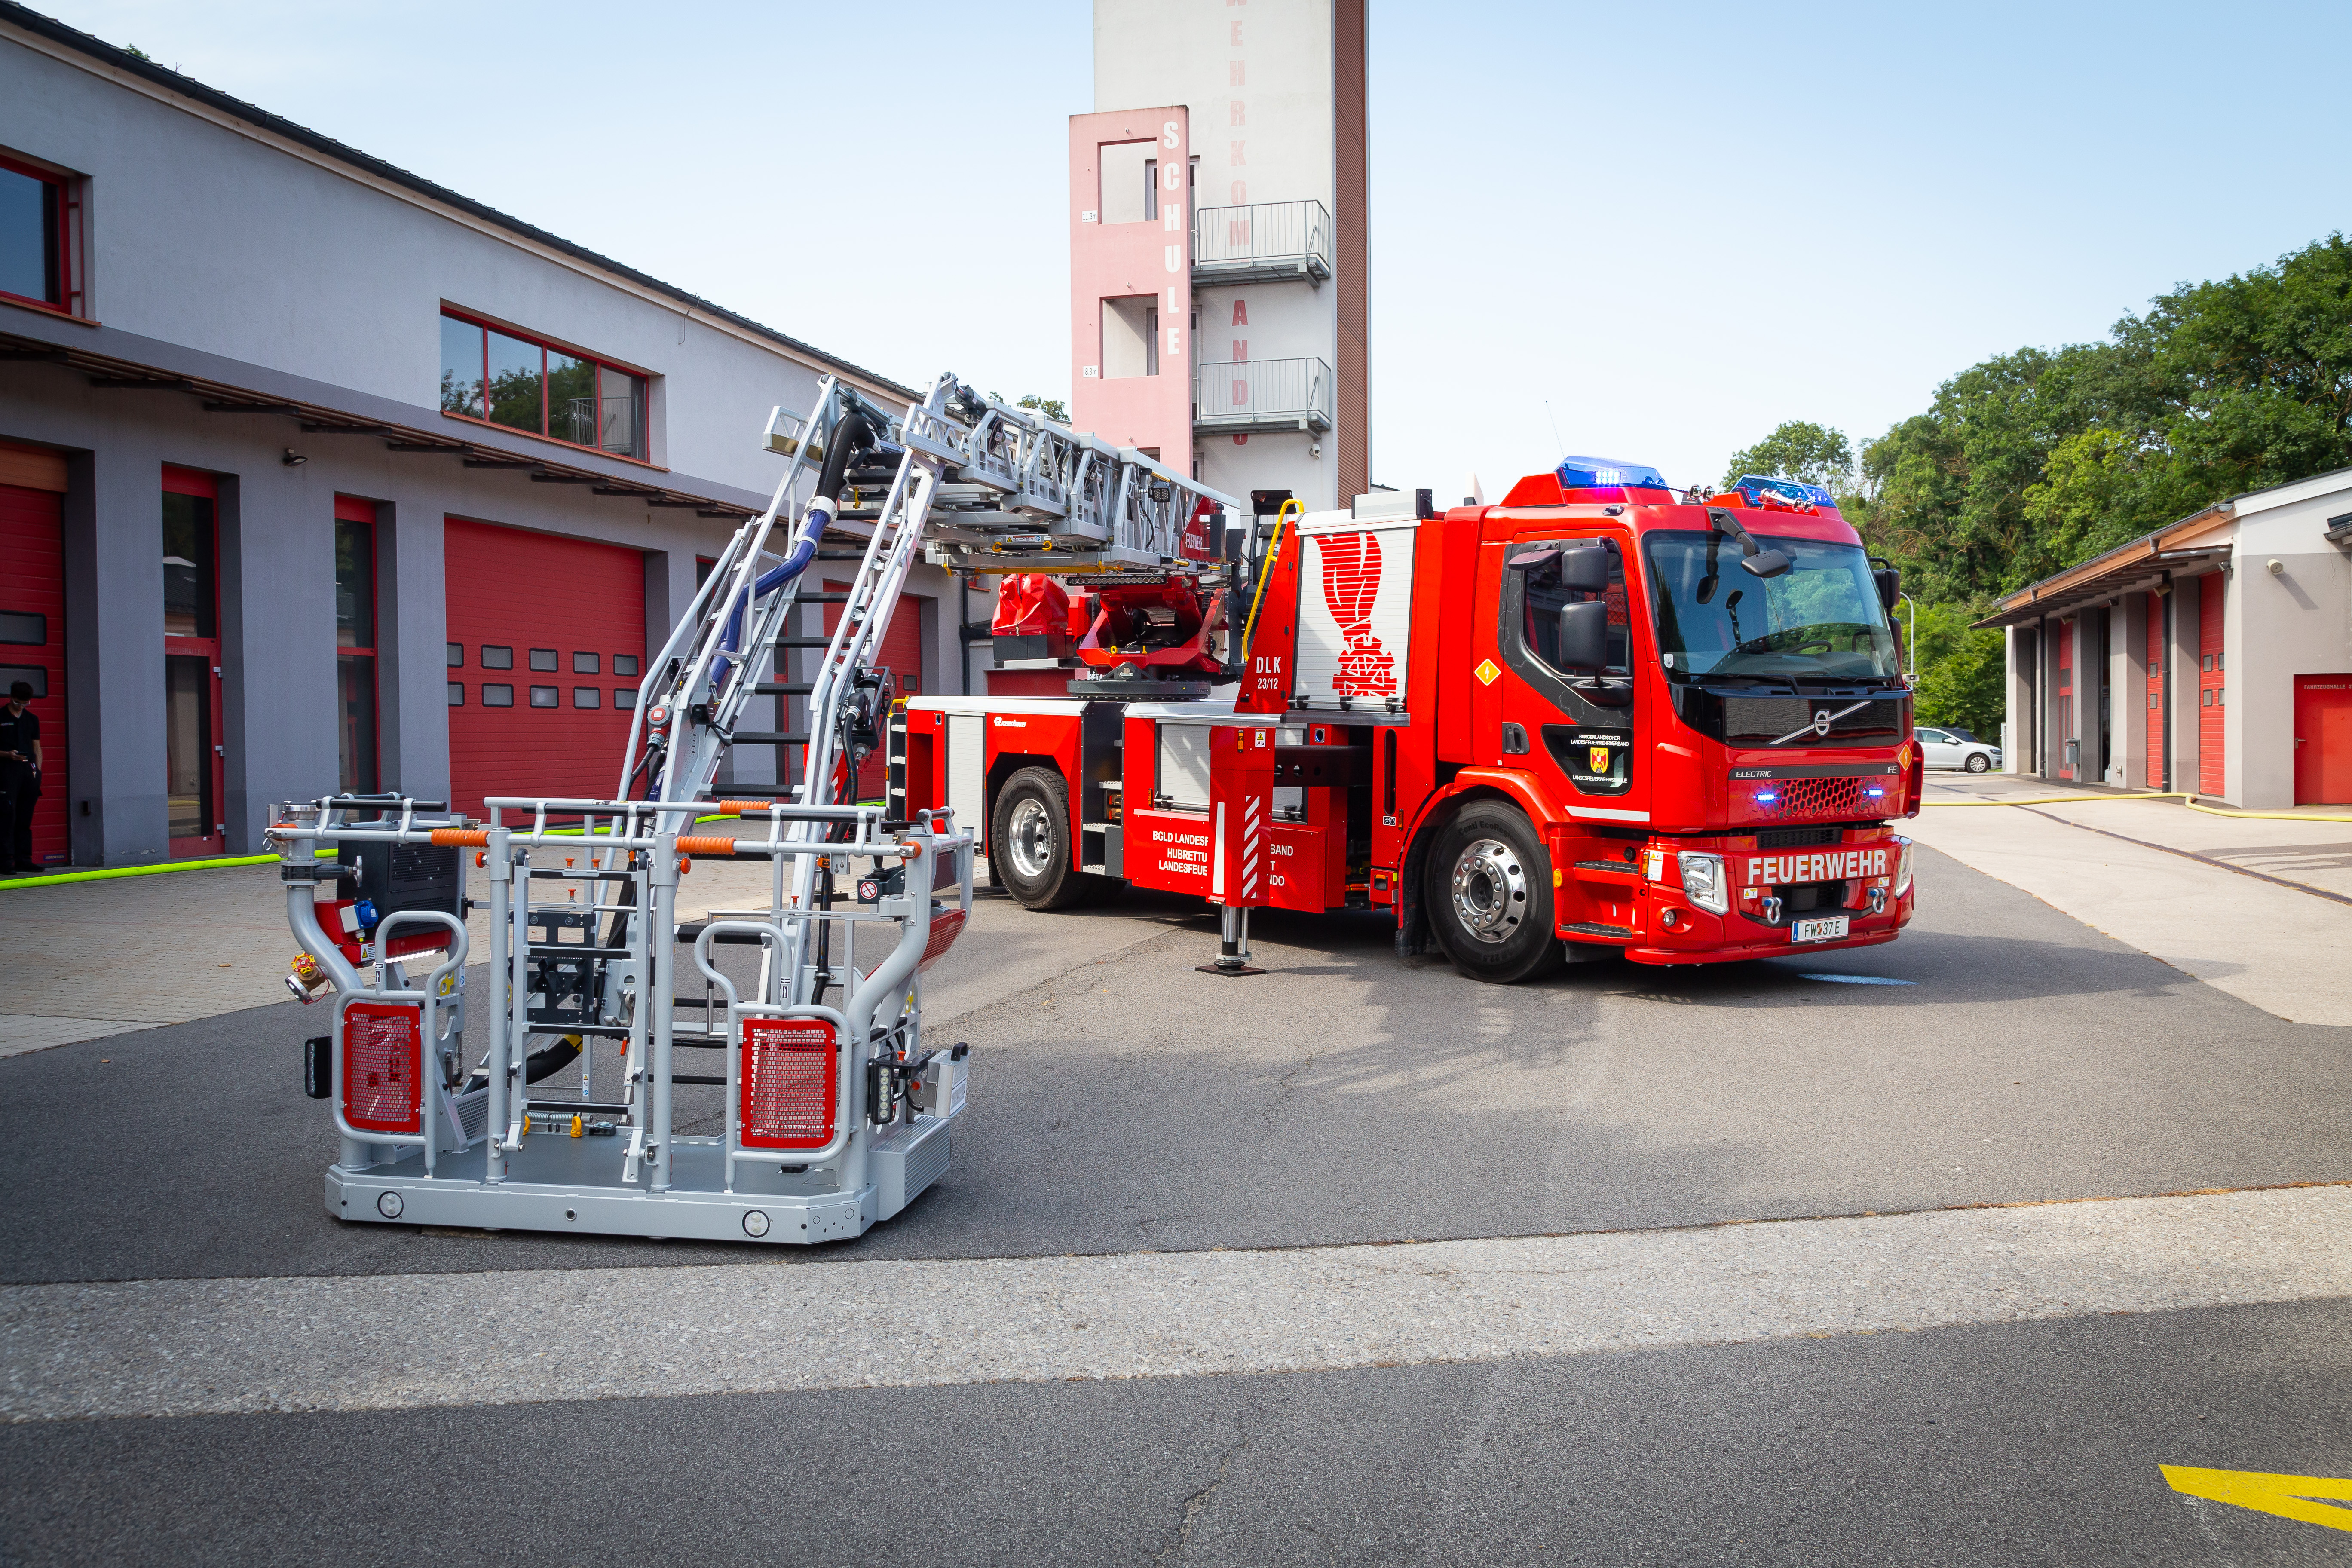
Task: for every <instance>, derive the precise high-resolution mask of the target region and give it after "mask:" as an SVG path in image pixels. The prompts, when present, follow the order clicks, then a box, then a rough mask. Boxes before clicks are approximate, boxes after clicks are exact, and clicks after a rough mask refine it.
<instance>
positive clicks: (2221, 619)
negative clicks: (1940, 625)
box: [1978, 468, 2352, 811]
mask: <svg viewBox="0 0 2352 1568" xmlns="http://www.w3.org/2000/svg"><path fill="white" fill-rule="evenodd" d="M1978 624H1979V626H2000V627H2001V628H2003V629H2004V630H2005V631H2006V633H2007V635H2008V646H2009V661H2008V662H2009V701H2008V716H2007V719H2006V721H2004V724H2003V730H2004V731H2005V733H2004V734H2003V736H2002V744H2003V747H2004V750H2005V752H2006V753H2007V760H2008V765H2009V770H2010V771H2011V773H2026V774H2031V775H2033V776H2035V777H2039V778H2042V779H2045V780H2048V781H2049V782H2051V783H2053V784H2059V783H2074V784H2107V785H2111V786H2114V787H2116V788H2123V789H2134V790H2138V789H2151V790H2168V791H2177V792H2182V793H2189V794H2195V795H2205V796H2209V797H2210V798H2213V799H2216V800H2220V801H2223V802H2226V803H2228V804H2230V805H2235V806H2239V807H2241V808H2242V809H2245V810H2250V811H2258V810H2274V809H2277V808H2279V807H2282V806H2293V805H2352V468H2340V469H2337V470H2336V471H2334V472H2332V473H2326V474H2319V475H2315V477H2313V478H2311V479H2300V480H2297V481H2296V482H2294V484H2287V485H2277V486H2273V488H2271V489H2263V490H2254V491H2251V492H2249V493H2247V494H2245V495H2241V496H2233V497H2231V499H2229V500H2223V501H2217V502H2215V503H2214V504H2213V505H2211V506H2210V507H2207V508H2206V509H2205V510H2202V511H2200V512H2196V513H2194V514H2192V515H2190V516H2189V517H2185V518H2182V519H2181V520H2180V521H2178V522H2176V523H2172V524H2170V525H2169V526H2168V527H2165V528H2160V529H2158V530H2157V531H2154V532H2153V533H2149V534H2147V535H2145V536H2143V537H2141V538H2138V539H2135V540H2133V541H2132V542H2130V543H2128V544H2125V545H2120V546H2118V547H2116V549H2114V550H2110V551H2108V552H2106V553H2105V554H2104V555H2099V556H2096V557H2095V558H2093V559H2091V560H2089V561H2085V562H2084V563H2082V564H2081V565H2078V566H2074V567H2071V568H2069V569H2068V570H2066V571H2064V572H2060V573H2057V574H2054V575H2052V576H2050V577H2045V578H2043V579H2042V581H2041V582H2039V583H2034V584H2029V585H2028V586H2026V587H2024V588H2022V589H2020V590H2019V591H2018V592H2016V593H2014V594H2011V595H2009V596H2008V597H2007V598H2005V599H2003V600H2002V601H2001V602H2000V609H1999V610H1998V612H1997V613H1995V614H1994V615H1992V616H1988V617H1987V618H1986V619H1984V620H1983V621H1980V622H1979V623H1978Z"/></svg>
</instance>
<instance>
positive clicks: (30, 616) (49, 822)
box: [0, 447, 68, 866]
mask: <svg viewBox="0 0 2352 1568" xmlns="http://www.w3.org/2000/svg"><path fill="white" fill-rule="evenodd" d="M0 457H6V458H12V459H14V460H13V461H12V462H11V464H10V466H9V468H8V469H7V472H8V475H9V477H11V478H19V479H34V480H36V481H37V482H38V483H39V484H40V485H41V487H42V488H39V489H33V488H30V487H28V486H25V485H17V484H7V483H0V700H5V697H6V695H7V691H8V688H9V686H10V685H11V684H12V683H14V682H16V681H19V680H24V681H29V682H31V684H32V688H33V690H34V693H35V695H34V698H33V700H31V701H30V702H28V703H26V705H25V706H26V710H27V711H29V712H31V713H33V714H35V715H36V716H37V717H38V718H39V720H40V721H41V757H42V760H43V761H44V762H45V763H47V767H46V768H45V769H44V770H43V772H42V774H41V798H40V802H39V804H38V805H35V806H34V808H33V862H34V864H36V865H39V866H48V865H63V864H64V863H65V862H66V860H67V858H68V855H67V851H66V795H67V786H66V566H65V537H64V526H63V501H64V498H63V497H62V496H61V495H60V494H59V493H58V491H59V490H62V489H64V486H65V461H64V459H63V458H52V457H50V455H49V454H47V453H40V454H34V453H28V452H23V451H20V450H19V449H17V448H13V447H12V448H5V450H0ZM43 459H47V461H46V462H44V461H43ZM51 465H54V468H55V475H54V482H55V485H56V487H57V488H56V489H50V488H48V487H49V484H50V482H51V477H50V475H49V473H48V468H49V467H50V466H51ZM20 470H21V471H20ZM36 639H37V640H36Z"/></svg>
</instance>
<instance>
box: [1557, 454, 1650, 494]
mask: <svg viewBox="0 0 2352 1568" xmlns="http://www.w3.org/2000/svg"><path fill="white" fill-rule="evenodd" d="M1629 486H1638V487H1641V488H1643V489H1659V490H1662V489H1667V488H1668V487H1667V485H1666V481H1665V477H1664V475H1662V474H1660V473H1659V472H1658V470H1657V469H1655V468H1652V467H1650V465H1649V464H1647V463H1623V462H1620V461H1618V460H1617V459H1616V458H1563V459H1562V460H1561V462H1560V465H1559V488H1560V489H1564V490H1587V491H1605V492H1606V493H1605V494H1601V495H1586V496H1578V497H1573V498H1571V499H1573V500H1625V499H1626V497H1625V490H1626V489H1627V487H1629Z"/></svg>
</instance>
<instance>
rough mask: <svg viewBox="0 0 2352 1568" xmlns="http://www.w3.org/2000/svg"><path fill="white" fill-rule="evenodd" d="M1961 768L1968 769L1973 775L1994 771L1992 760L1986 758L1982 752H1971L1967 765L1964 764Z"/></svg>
mask: <svg viewBox="0 0 2352 1568" xmlns="http://www.w3.org/2000/svg"><path fill="white" fill-rule="evenodd" d="M1961 766H1963V767H1965V768H1967V769H1968V770H1969V772H1970V773H1990V772H1991V771H1992V759H1991V758H1990V757H1988V756H1986V755H1985V754H1984V753H1983V752H1969V760H1968V761H1967V762H1966V763H1962V764H1961Z"/></svg>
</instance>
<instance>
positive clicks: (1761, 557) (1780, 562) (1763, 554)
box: [1739, 550, 1790, 577]
mask: <svg viewBox="0 0 2352 1568" xmlns="http://www.w3.org/2000/svg"><path fill="white" fill-rule="evenodd" d="M1739 564H1740V565H1742V566H1744V567H1746V568H1747V569H1748V572H1749V573H1751V574H1754V575H1756V576H1759V577H1778V576H1779V575H1780V574H1781V573H1783V572H1786V571H1787V570H1788V569H1789V566H1790V561H1789V558H1788V557H1787V556H1785V555H1783V554H1781V553H1780V552H1779V551H1777V550H1759V551H1758V552H1756V553H1755V554H1753V555H1743V556H1741V557H1740V558H1739Z"/></svg>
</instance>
